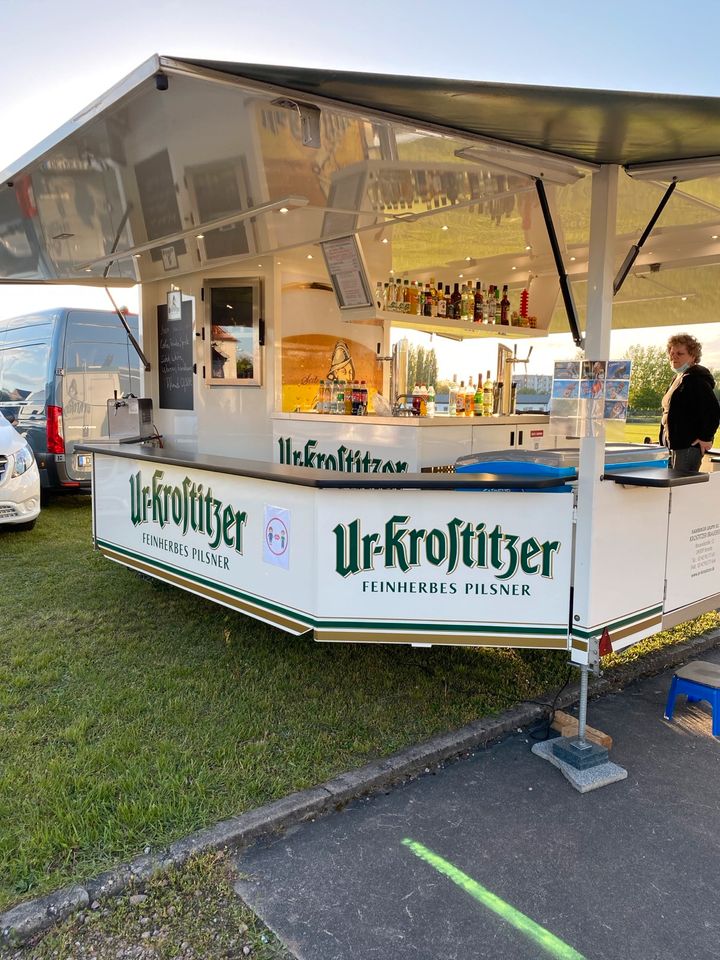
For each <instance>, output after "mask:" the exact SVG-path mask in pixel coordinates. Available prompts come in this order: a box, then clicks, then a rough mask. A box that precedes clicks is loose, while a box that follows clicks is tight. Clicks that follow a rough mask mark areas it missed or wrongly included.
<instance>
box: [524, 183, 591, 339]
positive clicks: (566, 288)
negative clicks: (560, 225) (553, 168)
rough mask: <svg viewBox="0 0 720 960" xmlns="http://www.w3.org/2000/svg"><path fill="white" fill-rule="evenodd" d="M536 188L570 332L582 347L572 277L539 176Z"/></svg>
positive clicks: (543, 185)
mask: <svg viewBox="0 0 720 960" xmlns="http://www.w3.org/2000/svg"><path fill="white" fill-rule="evenodd" d="M535 190H536V191H537V195H538V200H539V201H540V209H541V210H542V215H543V219H544V221H545V228H546V230H547V234H548V239H549V240H550V247H551V249H552V253H553V257H554V258H555V267H556V269H557V272H558V279H559V281H560V292H561V293H562V298H563V303H564V304H565V312H566V313H567V318H568V323H569V324H570V333H571V334H572V338H573V341H574V343H575V346H576V347H582V345H583V339H582V337H581V336H580V327H579V326H578V317H577V309H576V307H575V300H574V299H573V294H572V287H571V286H570V278H569V277H568V275H567V271H566V270H565V264H564V263H563V258H562V251H561V250H560V244H559V243H558V238H557V233H556V231H555V224H554V223H553V218H552V212H551V210H550V204H549V203H548V198H547V193H546V192H545V184H544V183H543V181H542V180H540V179H539V178H538V179H537V180H536V181H535Z"/></svg>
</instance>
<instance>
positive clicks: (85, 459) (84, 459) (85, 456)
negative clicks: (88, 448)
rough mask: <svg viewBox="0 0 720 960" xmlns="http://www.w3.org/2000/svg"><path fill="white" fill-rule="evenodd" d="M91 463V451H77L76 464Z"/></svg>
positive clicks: (88, 464)
mask: <svg viewBox="0 0 720 960" xmlns="http://www.w3.org/2000/svg"><path fill="white" fill-rule="evenodd" d="M91 463H92V454H91V453H79V454H78V466H79V467H89V466H90V464H91Z"/></svg>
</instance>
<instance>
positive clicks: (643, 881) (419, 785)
mask: <svg viewBox="0 0 720 960" xmlns="http://www.w3.org/2000/svg"><path fill="white" fill-rule="evenodd" d="M698 659H703V660H708V661H712V662H714V663H720V650H714V651H708V652H706V653H703V654H702V655H701V656H700V657H698ZM672 672H673V671H672V670H670V671H668V672H667V673H665V674H662V675H660V676H655V677H651V678H649V679H646V680H641V681H638V682H635V683H632V684H631V685H629V686H628V687H626V688H625V689H624V690H622V691H621V692H620V693H614V694H610V695H608V696H606V697H604V698H603V699H601V700H598V701H594V702H592V703H591V704H590V710H589V714H588V722H589V723H590V724H592V726H594V727H596V728H599V729H600V730H603V731H605V732H606V733H609V734H610V735H611V736H612V737H613V740H614V746H613V749H612V751H611V755H610V758H611V760H613V761H614V762H615V763H617V764H620V765H621V766H622V767H625V768H626V769H627V771H628V778H627V779H626V780H623V781H621V782H618V783H614V784H612V785H609V786H606V787H603V788H601V789H599V790H596V791H593V792H591V793H587V794H584V795H581V794H579V793H578V792H576V791H575V790H574V789H573V787H572V786H571V785H570V784H569V783H568V782H567V781H566V780H565V778H564V777H563V776H562V774H561V772H560V771H559V770H558V769H556V768H555V767H553V766H552V765H551V764H550V763H548V762H547V761H544V760H542V759H540V758H538V757H536V756H535V755H534V754H532V753H531V752H530V751H531V746H532V742H533V741H532V739H531V737H530V736H529V733H528V731H527V730H523V731H522V732H520V733H516V734H514V735H512V736H510V737H508V738H506V739H505V740H503V741H502V742H500V743H497V744H494V745H492V746H490V747H488V748H486V749H483V750H481V751H478V752H476V753H474V754H472V755H470V756H468V757H467V758H465V759H461V760H458V761H456V762H453V763H449V764H447V765H445V766H441V767H436V768H433V769H432V770H430V771H428V772H427V773H426V774H424V775H421V776H420V777H419V778H417V779H415V780H412V781H409V782H406V783H405V784H403V785H401V786H399V787H396V788H395V789H392V790H388V792H386V793H381V794H379V795H376V796H373V797H370V798H367V799H364V800H356V801H353V802H352V803H350V804H349V805H347V806H346V807H344V808H343V809H341V810H339V811H338V812H336V813H333V814H331V815H328V816H325V817H321V818H318V819H316V820H314V821H312V822H308V823H304V824H300V825H299V826H295V827H292V828H290V829H288V830H287V831H286V832H285V833H284V834H283V835H281V836H280V837H276V838H274V839H273V840H271V841H267V840H266V841H261V842H259V843H258V844H256V845H255V846H253V847H250V848H248V849H246V850H245V851H244V852H243V853H241V854H239V855H237V856H236V860H235V862H236V865H237V869H238V871H239V875H240V878H241V879H239V880H238V883H237V890H238V892H239V893H240V895H241V896H242V897H243V899H244V900H245V901H246V902H247V903H248V904H249V905H250V906H251V907H252V908H253V909H254V910H255V911H256V912H257V913H258V914H259V916H260V917H261V918H262V920H263V921H264V922H265V923H266V924H267V925H268V926H269V927H271V928H272V929H273V930H274V931H275V932H276V933H277V934H278V935H279V937H280V938H281V939H282V941H283V942H284V943H285V944H286V945H287V946H288V948H289V949H290V950H292V951H293V953H294V954H295V956H296V957H297V958H298V960H351V958H352V960H380V958H382V960H455V958H457V960H476V958H477V960H480V958H491V960H538V958H547V957H556V958H560V960H582V958H585V960H677V958H681V957H682V958H685V957H692V958H694V960H711V958H715V957H718V956H720V910H719V909H718V904H719V903H720V890H718V885H719V881H718V866H719V865H720V791H719V790H718V785H719V784H720V741H718V740H715V739H714V738H713V737H712V736H711V714H710V708H709V706H708V705H707V704H705V703H695V704H690V705H688V704H686V701H685V698H684V697H679V698H678V701H677V704H676V711H675V717H674V719H673V722H672V723H668V722H667V721H665V720H664V719H663V710H664V705H665V698H666V696H667V691H668V688H669V685H670V678H671V676H672Z"/></svg>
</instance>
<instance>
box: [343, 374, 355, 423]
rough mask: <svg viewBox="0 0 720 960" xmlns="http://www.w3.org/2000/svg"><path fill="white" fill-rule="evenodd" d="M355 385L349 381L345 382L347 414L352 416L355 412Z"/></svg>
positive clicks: (345, 411)
mask: <svg viewBox="0 0 720 960" xmlns="http://www.w3.org/2000/svg"><path fill="white" fill-rule="evenodd" d="M353 386H354V384H352V383H350V381H349V380H348V382H347V383H346V384H345V410H344V413H345V416H346V417H351V416H352V412H353V408H352V407H353Z"/></svg>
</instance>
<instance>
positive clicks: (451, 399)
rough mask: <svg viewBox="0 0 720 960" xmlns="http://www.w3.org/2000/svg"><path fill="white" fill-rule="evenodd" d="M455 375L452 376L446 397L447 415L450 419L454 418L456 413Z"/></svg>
mask: <svg viewBox="0 0 720 960" xmlns="http://www.w3.org/2000/svg"><path fill="white" fill-rule="evenodd" d="M457 392H458V387H457V374H456V373H454V374H453V378H452V383H451V384H450V394H449V396H448V414H449V415H450V416H451V417H454V416H455V414H456V413H457Z"/></svg>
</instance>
